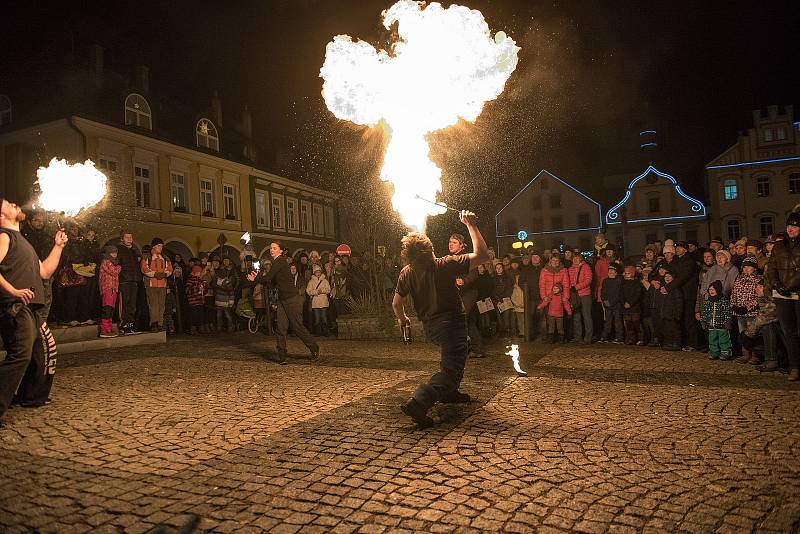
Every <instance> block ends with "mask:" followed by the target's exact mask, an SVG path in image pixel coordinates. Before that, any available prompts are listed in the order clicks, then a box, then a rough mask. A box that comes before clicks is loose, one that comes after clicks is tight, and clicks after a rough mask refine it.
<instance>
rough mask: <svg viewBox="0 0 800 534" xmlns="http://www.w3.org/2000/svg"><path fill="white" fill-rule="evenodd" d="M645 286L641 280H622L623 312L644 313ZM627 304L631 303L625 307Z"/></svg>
mask: <svg viewBox="0 0 800 534" xmlns="http://www.w3.org/2000/svg"><path fill="white" fill-rule="evenodd" d="M643 294H644V287H642V282H641V281H640V280H636V279H633V280H623V281H622V305H623V309H622V312H623V313H626V312H627V313H642V301H643V300H644V299H643V298H642V297H643ZM625 304H630V307H628V308H625Z"/></svg>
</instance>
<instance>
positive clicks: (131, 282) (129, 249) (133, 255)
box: [117, 230, 142, 335]
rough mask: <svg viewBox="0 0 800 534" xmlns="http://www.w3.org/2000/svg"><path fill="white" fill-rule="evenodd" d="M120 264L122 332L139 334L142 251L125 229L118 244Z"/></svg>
mask: <svg viewBox="0 0 800 534" xmlns="http://www.w3.org/2000/svg"><path fill="white" fill-rule="evenodd" d="M117 251H118V252H117V255H118V258H119V265H120V267H122V270H121V271H120V273H119V299H120V309H121V313H120V321H119V322H120V329H119V331H120V334H124V335H129V334H138V332H137V331H136V327H135V325H134V321H135V320H136V303H137V298H138V296H139V281H140V280H141V279H142V271H141V267H140V261H141V259H142V258H141V253H140V252H139V249H138V248H137V247H136V245H134V244H133V234H132V233H131V232H130V231H127V230H123V231H122V232H121V234H120V243H119V245H118V246H117Z"/></svg>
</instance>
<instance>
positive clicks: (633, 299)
mask: <svg viewBox="0 0 800 534" xmlns="http://www.w3.org/2000/svg"><path fill="white" fill-rule="evenodd" d="M621 292H622V298H621V300H622V319H623V322H624V324H625V344H626V345H639V346H641V345H644V341H643V336H642V335H641V330H642V300H643V293H644V289H643V288H642V283H641V282H640V281H639V280H637V279H636V268H635V267H634V266H633V265H627V266H626V267H625V269H624V271H623V280H622V288H621Z"/></svg>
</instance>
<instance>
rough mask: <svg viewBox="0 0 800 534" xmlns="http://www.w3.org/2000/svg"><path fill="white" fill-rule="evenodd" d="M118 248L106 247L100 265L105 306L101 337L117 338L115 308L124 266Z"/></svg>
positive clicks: (101, 322) (101, 290)
mask: <svg viewBox="0 0 800 534" xmlns="http://www.w3.org/2000/svg"><path fill="white" fill-rule="evenodd" d="M117 253H118V250H117V247H115V246H114V245H106V246H105V247H104V248H103V261H102V262H101V263H100V280H99V282H100V299H101V303H102V305H103V309H102V317H101V319H100V337H116V334H115V333H114V331H113V330H112V321H113V319H114V306H115V305H116V303H117V294H118V293H119V273H120V271H122V265H120V264H119V261H118V260H117Z"/></svg>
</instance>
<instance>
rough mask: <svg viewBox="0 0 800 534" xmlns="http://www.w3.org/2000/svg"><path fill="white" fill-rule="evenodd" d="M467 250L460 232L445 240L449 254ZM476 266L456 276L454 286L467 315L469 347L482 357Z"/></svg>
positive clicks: (483, 353) (453, 254) (452, 254)
mask: <svg viewBox="0 0 800 534" xmlns="http://www.w3.org/2000/svg"><path fill="white" fill-rule="evenodd" d="M466 250H467V247H466V244H465V243H464V236H463V235H462V234H453V235H451V236H450V239H449V240H448V241H447V251H448V252H449V253H450V255H451V256H457V255H459V254H464V253H465V251H466ZM477 280H478V268H477V267H476V268H474V269H470V271H469V273H468V274H467V275H466V276H463V277H459V278H456V286H458V289H459V293H460V295H461V301H462V302H463V303H464V313H465V314H466V315H467V333H468V334H469V349H470V351H471V352H473V353H474V354H475V355H476V356H477V357H478V358H483V357H485V356H486V353H485V352H484V350H483V343H482V340H481V333H480V331H478V307H477V302H478V286H477V283H476V282H477Z"/></svg>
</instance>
